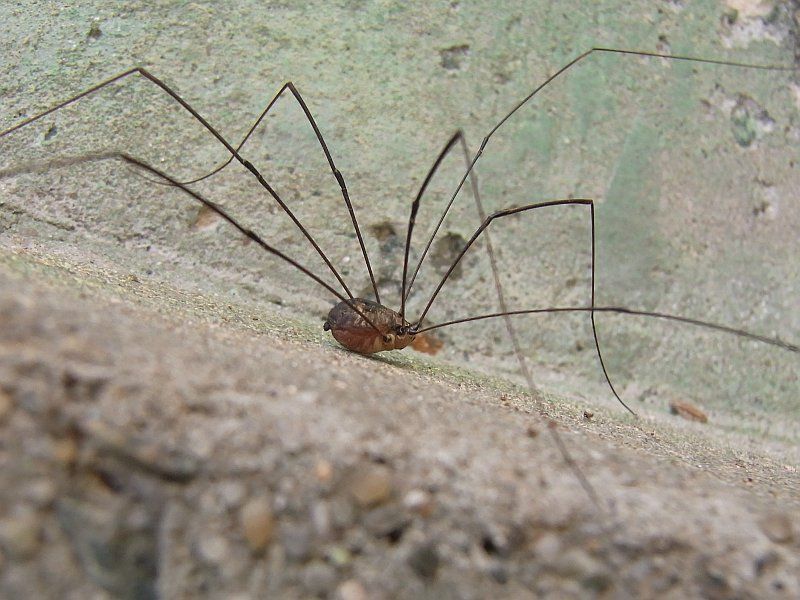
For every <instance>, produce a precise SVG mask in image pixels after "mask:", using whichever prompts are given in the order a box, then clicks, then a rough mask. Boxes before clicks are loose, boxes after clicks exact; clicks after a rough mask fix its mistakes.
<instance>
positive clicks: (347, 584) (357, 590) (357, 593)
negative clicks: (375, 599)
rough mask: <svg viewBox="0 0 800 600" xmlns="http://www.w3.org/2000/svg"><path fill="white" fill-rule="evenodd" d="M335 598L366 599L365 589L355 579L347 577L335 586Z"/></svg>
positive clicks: (345, 599) (343, 599) (338, 599)
mask: <svg viewBox="0 0 800 600" xmlns="http://www.w3.org/2000/svg"><path fill="white" fill-rule="evenodd" d="M336 598H337V600H368V598H369V597H368V596H367V590H365V589H364V586H363V585H361V582H360V581H358V580H356V579H348V580H347V581H344V582H342V584H341V585H340V586H339V587H338V588H336Z"/></svg>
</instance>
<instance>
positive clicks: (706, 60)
mask: <svg viewBox="0 0 800 600" xmlns="http://www.w3.org/2000/svg"><path fill="white" fill-rule="evenodd" d="M601 53H604V54H619V55H622V56H640V57H645V58H664V59H667V60H675V61H684V62H694V63H701V64H708V65H720V66H723V67H737V68H744V69H760V70H765V71H797V70H798V67H796V66H784V65H756V64H751V63H743V62H736V61H726V60H715V59H709V58H699V57H696V56H683V55H677V54H660V53H657V52H646V51H641V50H619V49H616V48H601V47H595V48H591V49H589V50H587V51H586V52H583V53H582V54H580V55H578V56H577V57H575V58H573V59H572V60H571V61H570V62H568V63H567V64H566V65H564V66H563V67H561V68H560V69H558V70H557V71H556V72H555V73H553V74H552V75H551V76H550V77H548V78H547V79H545V80H544V82H543V83H541V84H540V85H538V86H536V88H534V89H533V91H532V92H531V93H530V94H528V95H527V96H525V97H524V98H523V99H522V100H520V101H519V102H517V103H516V104H515V105H514V107H513V108H512V109H511V110H510V111H509V112H508V113H507V114H506V115H505V116H504V117H503V118H502V119H500V121H499V122H498V123H497V124H496V125H495V126H494V127H493V128H492V129H491V131H489V133H488V134H486V137H484V138H483V141H481V145H480V148H478V151H477V152H476V153H475V156H474V157H473V158H472V161H471V162H470V164H469V166H468V167H467V170H466V172H465V173H464V175H463V176H462V177H461V180H460V181H459V182H458V185H457V186H456V189H455V191H454V192H453V194H452V196H451V197H450V203H452V202H453V200H455V197H456V196H457V195H458V193H459V192H460V191H461V188H462V187H463V186H464V182H465V181H466V180H467V177H469V174H470V173H471V172H472V170H473V169H474V168H475V164H476V163H477V162H478V160H479V159H480V157H481V156H482V155H483V151H484V149H485V148H486V145H487V144H488V143H489V140H490V139H491V137H492V136H493V135H494V134H495V132H496V131H497V130H498V129H500V128H501V127H502V126H503V124H504V123H505V122H506V121H508V120H509V119H510V118H511V117H512V116H513V115H514V114H515V113H516V112H517V111H518V110H519V109H520V108H522V107H523V106H525V105H526V104H527V103H528V102H530V100H531V99H532V98H533V97H534V96H536V94H538V93H539V92H540V91H542V90H543V89H544V88H545V87H547V86H548V85H549V84H550V83H551V82H552V81H553V80H555V79H557V78H558V77H560V76H561V75H562V74H563V73H565V72H566V71H568V70H569V69H571V68H572V67H573V66H575V65H577V64H578V63H580V62H582V61H583V60H584V59H586V58H588V57H590V56H591V55H593V54H601ZM434 234H435V232H434ZM424 257H425V255H424V253H423V256H422V257H421V258H420V263H421V262H422V259H423V258H424ZM418 270H419V265H417V269H416V270H415V271H414V274H415V275H416V273H417V271H418ZM413 280H414V278H413V277H412V282H413Z"/></svg>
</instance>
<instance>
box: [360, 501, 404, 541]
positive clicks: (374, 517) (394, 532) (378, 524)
mask: <svg viewBox="0 0 800 600" xmlns="http://www.w3.org/2000/svg"><path fill="white" fill-rule="evenodd" d="M409 521H410V519H409V517H408V516H407V515H406V514H405V513H404V512H403V511H402V510H400V508H399V507H398V506H394V505H388V506H381V507H378V508H374V509H372V510H371V511H369V512H368V513H367V514H366V515H365V517H364V528H365V529H366V530H367V531H369V532H370V533H371V534H372V535H374V536H375V537H381V538H383V537H388V538H390V539H391V541H394V542H396V541H397V540H399V539H400V537H401V536H402V535H403V531H404V530H405V528H406V527H407V526H408V523H409Z"/></svg>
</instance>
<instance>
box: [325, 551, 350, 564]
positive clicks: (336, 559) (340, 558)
mask: <svg viewBox="0 0 800 600" xmlns="http://www.w3.org/2000/svg"><path fill="white" fill-rule="evenodd" d="M328 560H329V561H330V562H331V564H333V565H334V566H337V567H344V566H346V565H349V564H350V562H351V561H352V560H353V555H352V554H350V551H349V550H348V549H347V548H345V547H344V546H332V547H331V548H330V549H329V550H328Z"/></svg>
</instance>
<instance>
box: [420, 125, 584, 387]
mask: <svg viewBox="0 0 800 600" xmlns="http://www.w3.org/2000/svg"><path fill="white" fill-rule="evenodd" d="M459 133H460V136H459V139H460V140H461V150H462V152H463V153H464V160H465V161H466V163H467V166H469V164H470V163H471V162H472V159H471V157H470V155H469V148H468V146H467V139H466V137H465V136H464V133H463V132H462V131H459ZM469 180H470V187H471V188H472V197H473V198H475V205H476V207H477V209H478V217H479V218H480V220H481V222H483V221H485V220H486V211H485V210H484V208H483V202H481V194H480V190H479V189H478V175H477V173H475V170H474V169H473V170H471V171H470V177H469ZM448 208H449V206H448ZM437 229H438V226H437ZM483 236H484V238H485V240H484V241H485V242H486V252H487V253H488V254H489V264H490V265H491V268H492V278H493V279H494V289H495V291H496V292H497V301H498V303H499V304H500V311H501V312H508V304H507V303H506V296H505V293H503V285H502V284H501V283H500V269H499V268H498V266H497V259H496V258H495V254H494V248H493V246H492V238H491V236H490V235H489V230H488V229H486V230H485V231H484V232H483ZM420 264H422V263H421V262H420ZM592 264H594V259H592ZM592 280H593V281H594V278H592ZM593 304H594V302H593ZM503 320H504V321H505V324H506V331H508V337H509V338H510V339H511V344H512V346H513V348H514V354H515V355H516V356H517V362H518V363H519V370H520V371H521V372H522V375H523V377H525V381H527V382H528V388H530V392H531V394H533V395H535V394H537V393H538V389H537V388H536V385H534V383H533V376H531V373H530V371H529V370H528V363H527V362H525V356H524V355H523V354H522V346H521V344H520V343H519V338H518V337H517V330H516V328H515V327H514V324H513V322H512V321H511V317H510V316H506V317H505V318H504V319H503Z"/></svg>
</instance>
